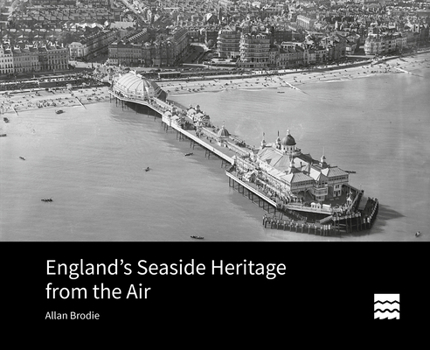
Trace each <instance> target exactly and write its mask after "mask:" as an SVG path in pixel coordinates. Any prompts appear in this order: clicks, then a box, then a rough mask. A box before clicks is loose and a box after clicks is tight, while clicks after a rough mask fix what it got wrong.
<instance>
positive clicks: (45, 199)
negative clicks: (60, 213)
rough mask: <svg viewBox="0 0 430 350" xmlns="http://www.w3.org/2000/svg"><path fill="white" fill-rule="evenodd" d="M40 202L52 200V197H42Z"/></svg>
mask: <svg viewBox="0 0 430 350" xmlns="http://www.w3.org/2000/svg"><path fill="white" fill-rule="evenodd" d="M41 201H42V202H53V200H52V198H42V199H41Z"/></svg>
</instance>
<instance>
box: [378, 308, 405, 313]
mask: <svg viewBox="0 0 430 350" xmlns="http://www.w3.org/2000/svg"><path fill="white" fill-rule="evenodd" d="M375 312H391V313H393V312H400V310H399V309H393V310H388V309H384V310H382V309H376V310H375Z"/></svg>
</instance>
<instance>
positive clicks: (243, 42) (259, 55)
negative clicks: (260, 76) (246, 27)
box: [238, 33, 270, 68]
mask: <svg viewBox="0 0 430 350" xmlns="http://www.w3.org/2000/svg"><path fill="white" fill-rule="evenodd" d="M269 49H270V36H269V35H267V34H265V33H260V34H251V33H246V34H245V33H242V35H241V39H240V60H239V62H238V66H239V67H241V68H266V67H267V66H268V63H269Z"/></svg>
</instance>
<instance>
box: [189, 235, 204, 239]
mask: <svg viewBox="0 0 430 350" xmlns="http://www.w3.org/2000/svg"><path fill="white" fill-rule="evenodd" d="M190 238H193V239H205V238H204V237H202V236H190Z"/></svg>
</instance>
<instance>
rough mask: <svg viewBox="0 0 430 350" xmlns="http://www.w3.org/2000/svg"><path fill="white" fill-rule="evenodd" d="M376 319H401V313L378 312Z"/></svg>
mask: <svg viewBox="0 0 430 350" xmlns="http://www.w3.org/2000/svg"><path fill="white" fill-rule="evenodd" d="M374 319H380V320H383V319H390V320H392V319H400V313H399V312H397V311H393V312H388V313H387V312H380V311H376V312H375V316H374Z"/></svg>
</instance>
